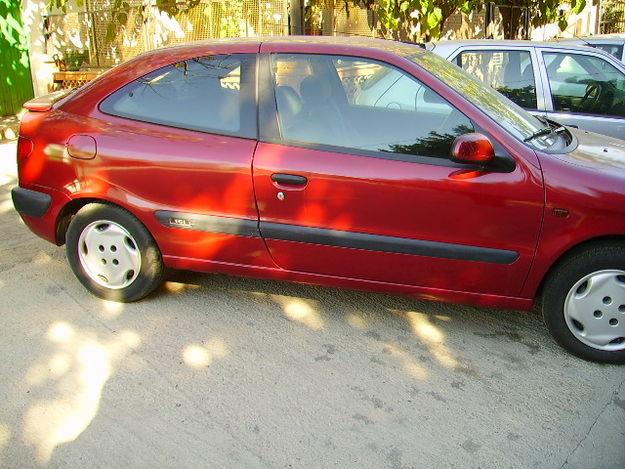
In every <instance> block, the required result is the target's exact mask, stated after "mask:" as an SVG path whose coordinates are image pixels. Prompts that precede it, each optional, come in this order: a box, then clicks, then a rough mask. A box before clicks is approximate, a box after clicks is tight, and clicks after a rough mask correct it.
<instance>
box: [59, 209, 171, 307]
mask: <svg viewBox="0 0 625 469" xmlns="http://www.w3.org/2000/svg"><path fill="white" fill-rule="evenodd" d="M66 250H67V258H68V260H69V263H70V266H71V267H72V270H73V271H74V274H75V275H76V277H78V280H80V282H81V283H82V284H83V285H84V286H85V287H86V288H87V289H88V290H89V291H90V292H91V293H93V294H95V295H96V296H99V297H100V298H104V299H107V300H114V301H122V302H130V301H136V300H139V299H141V298H143V297H145V296H147V295H148V294H149V293H150V292H152V291H153V290H154V289H155V288H156V287H157V286H158V285H159V284H160V282H161V277H162V273H163V263H162V259H161V253H160V251H159V249H158V247H157V246H156V243H155V241H154V239H153V238H152V236H151V235H150V233H149V232H148V230H147V229H146V228H145V227H144V226H143V225H142V224H141V222H139V220H137V219H136V218H135V217H134V216H132V215H131V214H130V213H128V212H127V211H126V210H124V209H122V208H119V207H116V206H113V205H108V204H101V203H92V204H88V205H85V206H84V207H83V208H81V209H80V210H79V211H78V213H77V214H76V216H74V218H73V219H72V221H71V223H70V225H69V228H68V230H67V236H66Z"/></svg>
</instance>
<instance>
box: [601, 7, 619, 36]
mask: <svg viewBox="0 0 625 469" xmlns="http://www.w3.org/2000/svg"><path fill="white" fill-rule="evenodd" d="M599 30H600V32H601V34H611V33H625V1H624V2H623V3H620V4H619V3H611V4H609V7H608V8H607V9H606V10H604V11H603V12H602V17H601V23H600V24H599Z"/></svg>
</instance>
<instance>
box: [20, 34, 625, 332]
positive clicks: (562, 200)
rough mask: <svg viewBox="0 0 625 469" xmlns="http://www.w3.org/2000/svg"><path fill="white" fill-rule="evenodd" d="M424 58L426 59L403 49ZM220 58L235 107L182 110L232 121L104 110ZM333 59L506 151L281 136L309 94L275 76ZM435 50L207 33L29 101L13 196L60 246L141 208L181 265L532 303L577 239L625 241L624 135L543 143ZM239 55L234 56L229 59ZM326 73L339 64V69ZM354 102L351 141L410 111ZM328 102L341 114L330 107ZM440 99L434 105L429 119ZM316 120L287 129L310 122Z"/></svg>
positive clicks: (458, 298)
mask: <svg viewBox="0 0 625 469" xmlns="http://www.w3.org/2000/svg"><path fill="white" fill-rule="evenodd" d="M415 54H417V55H416V57H420V58H419V59H415V60H411V57H415ZM420 54H425V55H423V56H421V55H420ZM216 56H219V57H225V58H226V59H224V60H226V61H225V62H219V63H220V64H221V65H220V67H221V70H224V71H223V73H222V74H221V75H220V76H219V77H218V78H219V80H221V81H220V83H221V85H222V87H226V88H227V87H228V86H230V85H228V80H227V77H228V76H231V74H232V73H235V74H240V84H239V85H237V86H239V88H237V90H238V91H237V96H238V98H237V102H238V106H239V108H238V110H236V112H235V114H231V112H234V111H233V110H232V109H229V108H227V106H221V107H218V106H215V107H211V106H210V105H208V106H204V105H201V106H199V105H198V107H199V108H200V109H192V108H193V104H192V103H191V102H190V103H189V104H185V109H188V110H189V115H191V116H192V119H191V120H190V121H196V120H197V119H199V118H200V117H197V116H196V113H199V112H200V111H202V110H205V111H206V112H209V113H215V112H218V113H226V114H227V117H224V118H223V119H230V118H231V116H232V115H235V116H236V119H237V120H239V121H240V125H238V126H235V127H232V129H235V130H232V131H230V130H227V129H226V130H221V131H219V132H210V131H206V130H198V129H189V128H181V127H183V126H178V124H175V125H167V124H160V123H154V122H145V121H141V120H139V119H134V118H127V117H120V116H117V115H112V114H111V113H110V112H108V110H109V109H110V106H109V107H107V106H108V105H107V104H106V102H107V101H106V100H107V99H108V98H109V97H111V96H115V93H119V92H120V90H126V91H125V93H126V97H128V96H130V97H132V96H136V93H139V91H136V90H135V89H134V88H127V87H128V86H129V84H132V83H135V82H137V80H138V82H139V83H143V82H144V81H146V80H147V79H143V78H142V77H154V76H156V75H150V74H152V73H153V72H154V71H155V70H161V69H162V68H163V67H169V68H167V70H169V71H171V73H182V74H187V73H192V68H193V67H200V66H202V67H209V66H211V63H212V62H202V61H201V60H198V58H199V57H209V58H210V57H216ZM326 56H327V57H331V58H332V60H328V61H327V64H330V66H336V67H337V68H340V67H344V68H343V70H344V69H345V67H348V68H349V70H350V73H352V71H353V73H355V75H353V80H352V79H351V78H350V80H348V81H349V85H350V86H351V84H353V83H359V80H360V79H359V76H360V75H358V73H360V72H359V70H360V71H361V70H363V69H365V68H366V67H365V65H366V64H365V65H363V64H362V61H363V60H364V61H367V62H366V63H368V64H374V65H375V66H377V67H379V66H381V67H387V68H388V69H389V70H399V71H401V72H402V73H404V74H406V75H407V76H411V77H414V78H415V79H416V80H418V81H419V82H420V83H421V84H423V85H424V86H426V87H427V88H428V90H429V92H430V93H433V94H436V95H437V96H438V97H439V98H441V99H442V100H443V101H445V102H447V103H448V106H449V107H450V108H452V107H453V108H455V109H459V110H460V111H461V114H459V115H461V117H462V118H463V119H468V121H470V123H471V126H472V127H473V128H474V129H475V130H474V131H475V132H480V133H481V134H483V135H486V136H487V137H488V138H489V139H490V140H491V141H492V144H493V147H494V148H495V154H496V158H497V159H498V161H499V163H500V164H499V165H498V166H493V167H492V168H489V167H482V166H479V165H478V166H476V165H472V164H461V163H457V162H454V161H451V160H449V159H448V158H446V157H444V158H433V157H429V156H427V155H426V156H414V155H406V154H404V153H401V152H400V151H399V150H397V151H395V152H394V151H389V150H382V151H375V150H370V149H364V147H363V148H360V149H357V150H356V149H350V148H347V147H345V146H343V145H341V144H337V143H335V142H334V143H333V142H331V143H332V144H329V145H325V144H310V143H306V142H303V141H300V140H297V138H296V137H294V138H293V139H288V140H286V139H285V137H284V135H285V132H287V131H288V132H291V130H288V129H286V127H285V126H284V125H283V123H281V117H280V116H278V113H277V109H276V103H277V105H278V107H280V108H281V113H282V110H283V109H285V110H286V109H287V108H286V107H284V106H291V107H293V108H298V107H301V105H302V103H301V102H299V101H298V99H299V98H293V97H292V96H291V95H292V90H290V89H288V88H289V87H288V85H287V84H284V83H286V82H283V84H282V85H280V83H278V85H280V86H274V81H275V80H278V78H275V77H273V78H272V74H274V75H275V74H276V73H280V70H284V73H285V76H286V77H287V78H288V77H293V76H295V75H294V73H295V72H293V70H296V69H297V67H300V66H301V67H302V70H303V69H304V68H306V67H308V69H309V68H310V67H313V68H315V67H322V66H323V67H326V65H327V64H326V61H324V60H325V59H324V57H326ZM302 57H305V58H306V62H305V63H304V62H301V60H303V59H302ZM430 57H431V58H432V59H431V60H434V59H436V60H435V61H434V62H435V64H434V67H435V66H436V63H437V62H436V61H440V59H439V58H436V57H434V56H432V55H431V54H430V52H427V51H424V50H422V49H420V48H418V47H416V46H409V45H404V44H400V43H395V42H390V41H380V40H371V41H368V40H367V41H363V40H362V39H357V40H354V39H338V38H274V39H267V40H261V39H254V40H237V41H225V42H207V43H197V44H191V45H185V46H178V47H174V48H169V49H164V50H158V51H153V52H149V53H147V54H144V55H142V56H140V57H138V58H135V59H132V60H130V61H128V62H126V63H124V64H122V65H120V66H118V67H116V68H115V69H113V70H112V71H110V72H108V73H107V74H105V75H104V76H102V77H100V78H98V79H96V80H94V81H93V82H91V83H89V84H87V85H85V86H84V87H83V88H82V89H80V90H79V91H78V92H76V93H74V94H70V95H69V96H66V97H64V98H62V99H60V100H59V101H57V102H53V101H54V100H52V99H50V98H48V99H47V100H46V98H44V99H43V100H40V101H36V100H35V101H34V102H32V103H30V104H29V106H28V107H29V109H31V111H29V112H27V113H26V114H25V116H24V118H23V120H22V123H21V128H20V142H19V148H18V170H19V188H16V189H15V190H14V194H13V196H14V203H15V205H16V207H17V209H18V211H19V212H20V214H21V216H22V218H23V220H24V222H25V223H26V225H27V226H28V227H29V228H30V229H31V230H32V231H33V232H34V233H36V234H37V235H39V236H41V237H42V238H44V239H46V240H48V241H50V242H52V243H55V244H57V245H62V244H63V243H65V241H66V232H67V229H68V226H69V225H70V223H71V222H72V219H73V218H74V217H75V215H76V214H77V213H78V212H79V211H80V210H81V209H82V208H83V207H85V206H87V205H88V204H93V203H103V204H105V205H108V206H114V207H119V208H121V209H123V210H125V211H127V212H129V213H130V214H132V216H134V217H136V219H137V220H139V221H140V223H141V224H142V225H143V226H144V227H145V229H147V231H148V232H149V233H150V234H151V235H152V237H153V238H154V241H155V243H156V245H157V247H158V250H159V251H160V254H161V255H162V260H163V263H164V264H165V266H167V267H171V268H176V269H188V270H195V271H202V272H223V273H227V274H234V275H248V276H256V277H265V278H273V279H281V280H293V281H299V282H310V283H317V284H325V285H331V286H337V287H348V288H361V289H369V290H377V291H384V292H396V293H406V294H411V295H415V296H417V297H420V298H425V299H430V300H442V301H450V302H459V303H470V304H475V305H485V306H493V307H501V308H513V309H529V308H531V307H532V305H533V302H534V299H535V298H536V296H537V294H538V292H539V290H540V288H541V285H542V283H543V282H544V280H545V279H546V278H547V277H548V276H549V274H550V272H551V271H552V270H553V269H554V268H555V267H557V266H558V264H559V263H560V262H562V261H563V259H566V258H567V256H568V255H570V253H573V252H576V251H577V250H580V249H583V248H584V247H586V246H593V245H595V244H596V243H601V242H603V241H606V240H607V241H610V242H611V241H615V240H616V241H617V242H619V243H620V242H623V241H624V240H625V191H624V190H623V188H624V187H625V184H624V183H625V142H622V141H620V140H615V139H610V138H608V137H600V136H597V135H595V134H589V133H587V132H584V131H576V130H572V131H571V132H572V135H571V138H570V142H569V143H568V144H567V145H568V146H567V147H566V148H562V149H560V150H558V151H549V150H547V149H545V150H544V151H540V150H537V149H536V148H534V147H532V146H530V145H529V144H527V143H525V142H524V141H523V140H522V139H519V138H517V137H515V136H513V135H512V134H511V133H510V131H509V130H508V129H507V128H506V126H505V125H504V124H502V123H501V122H498V121H496V120H495V119H493V118H492V117H491V116H489V115H488V114H486V113H485V112H484V111H483V109H481V108H480V106H478V105H476V104H475V103H474V102H472V101H470V100H469V99H468V98H467V97H466V95H465V94H463V93H462V92H459V91H458V90H455V89H453V88H452V87H450V86H448V85H447V84H446V83H444V82H443V81H442V80H441V79H439V78H438V77H437V76H435V75H434V74H433V73H430V71H428V70H426V68H424V67H423V66H420V65H419V64H418V60H430ZM233 58H234V59H235V60H237V61H238V62H237V64H238V65H232V64H230V65H228V63H229V62H227V60H232V59H233ZM220 60H221V59H220ZM281 60H282V61H283V62H280V61H281ZM352 60H355V61H356V62H351V61H352ZM298 61H300V62H298ZM441 62H442V61H441ZM302 63H304V65H302ZM442 63H445V62H442ZM172 64H177V65H175V66H174V65H172ZM180 64H182V65H180ZM332 64H334V65H332ZM187 67H189V70H187ZM237 67H238V68H237ZM319 70H321V68H317V69H316V71H313V72H314V73H313V72H307V73H312V75H311V76H314V75H315V74H318V73H320V72H319ZM324 70H326V69H324ZM458 72H461V71H460V70H458ZM168 73H170V72H168ZM289 73H291V75H288V74H289ZM324 73H325V72H324ZM454 73H455V72H454ZM162 76H165V75H162ZM236 76H237V77H238V76H239V75H236ZM224 77H226V78H224ZM327 77H328V80H329V79H334V80H337V79H340V78H341V77H338V76H336V72H335V71H332V72H331V74H329V75H327ZM332 77H334V78H332ZM152 79H153V80H159V79H161V76H157V77H156V78H150V80H152ZM237 79H239V78H237ZM142 80H143V81H142ZM224 80H225V81H224ZM360 81H362V80H360ZM154 82H155V83H156V82H157V81H154ZM313 82H314V80H309V81H306V80H303V81H302V84H301V86H300V89H301V90H302V96H303V97H305V96H304V95H305V93H304V92H305V91H306V89H305V87H306V86H309V87H310V88H311V89H312V88H314V87H317V88H315V90H316V91H315V92H319V93H324V92H325V91H323V90H321V91H319V89H320V87H322V86H323V84H322V83H319V81H317V82H314V83H313ZM337 83H338V81H337ZM337 86H338V85H337ZM125 87H126V88H125ZM129 89H130V92H128V90H129ZM133 90H135V91H133ZM221 91H224V90H223V89H222V90H221ZM221 91H220V92H221ZM478 91H479V90H478ZM147 92H152V91H150V90H148V91H147ZM176 92H177V91H176V90H173V91H172V93H176ZM133 93H134V94H133ZM222 94H223V95H224V96H230V94H228V93H226V92H225V91H224V92H223V93H222ZM220 96H221V95H220ZM313 96H316V97H318V96H321V94H313ZM124 99H125V98H124ZM159 99H160V98H159ZM220 99H222V98H220ZM223 99H230V98H228V97H227V98H223ZM289 99H290V101H289ZM198 100H199V98H198ZM354 100H355V101H354V103H352V104H349V103H347V104H346V106H347V107H346V108H345V109H347V110H345V109H344V110H343V111H341V112H343V113H345V112H348V111H349V109H352V108H354V109H355V108H358V109H359V111H358V112H360V113H361V114H362V113H364V114H362V115H363V116H365V117H366V116H371V119H367V118H362V119H354V120H353V121H352V125H354V126H355V127H358V129H356V130H357V131H358V135H360V137H359V139H367V138H369V139H370V140H371V141H374V140H376V139H377V138H381V137H379V136H378V135H377V134H376V132H378V130H377V129H376V126H378V124H376V123H377V122H381V121H376V120H375V119H377V118H374V114H373V112H374V111H375V112H376V113H378V114H375V115H376V116H379V113H381V112H383V113H385V114H384V119H385V120H387V121H388V122H389V123H390V124H389V125H390V127H391V128H398V130H397V132H401V131H402V130H401V129H399V128H400V127H402V125H403V124H402V122H404V121H405V120H406V119H405V118H404V114H398V112H399V111H397V110H396V109H394V108H390V107H388V106H385V108H384V109H377V110H372V109H369V108H367V109H364V110H363V108H362V104H359V103H358V102H357V99H356V98H354ZM332 101H333V99H329V100H328V102H332ZM117 102H121V101H117ZM198 103H199V101H198ZM285 103H286V104H285ZM289 103H291V104H289ZM304 104H306V103H305V100H304ZM348 104H349V106H348ZM120 106H121V105H120ZM124 106H125V104H124ZM281 106H282V107H281ZM350 106H351V107H350ZM348 107H349V109H348ZM105 109H106V110H107V112H105ZM124 109H129V108H128V107H126V108H124ZM124 112H126V111H124ZM128 112H131V111H128ZM132 112H144V111H142V110H141V109H139V110H137V109H135V108H133V110H132ZM285 112H286V111H285ZM320 112H324V113H325V115H326V116H327V119H328V120H330V121H331V120H332V119H333V117H332V116H333V113H334V111H332V110H328V109H324V110H323V111H320ZM350 112H351V111H350ZM428 112H430V111H428ZM437 112H438V111H436V110H435V109H434V110H433V111H431V113H429V114H427V119H430V120H431V119H437V117H436V113H437ZM510 112H512V113H513V111H510ZM367 113H369V114H367ZM339 114H340V113H338V114H337V115H339ZM198 115H199V114H198ZM354 115H356V114H354ZM359 115H360V114H359ZM511 115H512V117H514V115H513V114H511ZM304 117H305V116H304ZM530 117H531V116H530ZM448 119H449V116H447V117H443V118H441V120H444V122H445V123H446V122H447V121H448ZM369 121H370V122H369ZM415 122H417V121H415ZM423 122H424V121H423V120H420V121H418V125H416V124H415V125H416V127H414V128H415V129H416V128H418V127H419V125H423ZM310 125H312V124H310ZM310 125H307V124H302V126H299V127H298V126H296V127H297V128H295V129H293V130H292V131H293V132H295V134H294V135H296V133H297V131H298V129H301V128H304V129H308V130H307V131H310V132H312V130H310V129H311V127H310ZM410 125H411V126H412V124H410ZM446 125H447V124H446ZM449 125H450V126H452V127H453V125H456V124H453V125H452V124H449ZM332 126H334V124H332ZM456 127H457V126H456ZM228 128H230V127H228ZM407 128H408V129H410V128H412V127H407ZM328 129H331V127H328ZM324 132H325V133H327V132H328V131H327V130H324V131H323V132H321V135H322V136H321V137H320V138H322V139H323V138H324V137H323V134H324ZM385 132H386V133H388V132H391V133H392V131H388V130H385ZM408 132H410V130H408ZM367 134H369V136H367ZM398 135H399V133H398ZM432 135H433V134H432V132H431V133H430V136H432ZM328 138H330V137H328ZM426 140H427V138H426ZM339 143H340V142H339ZM394 148H399V147H397V146H395V147H394ZM624 322H625V321H624Z"/></svg>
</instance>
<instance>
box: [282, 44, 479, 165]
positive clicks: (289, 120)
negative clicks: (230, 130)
mask: <svg viewBox="0 0 625 469" xmlns="http://www.w3.org/2000/svg"><path fill="white" fill-rule="evenodd" d="M272 73H273V80H274V87H275V88H274V89H275V95H276V105H277V111H278V122H279V127H280V134H281V135H280V137H281V139H282V140H283V141H284V142H285V143H289V142H291V143H294V144H300V145H301V144H304V145H305V144H312V145H328V146H333V147H342V148H348V149H352V150H361V151H365V152H379V153H385V154H403V155H414V156H427V157H435V158H448V157H449V155H450V150H451V145H452V144H453V141H454V140H455V138H456V137H458V136H459V135H462V134H465V133H468V132H473V124H472V123H471V121H470V120H469V119H468V118H467V117H466V116H465V115H464V114H462V113H461V112H460V111H458V110H457V109H456V108H455V107H453V106H452V105H451V104H449V103H448V102H447V101H445V100H444V99H443V98H441V97H440V96H439V95H438V94H436V93H435V92H434V91H432V90H430V89H429V88H428V87H426V86H425V85H424V84H422V83H420V82H419V81H418V80H416V79H415V78H414V77H412V76H411V75H409V74H407V73H405V72H403V71H401V70H399V69H397V68H394V67H392V66H390V65H387V64H384V63H380V62H377V61H373V60H368V59H361V58H354V57H341V56H329V55H305V54H288V55H287V54H276V55H274V56H272ZM372 156H373V155H372Z"/></svg>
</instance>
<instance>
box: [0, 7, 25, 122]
mask: <svg viewBox="0 0 625 469" xmlns="http://www.w3.org/2000/svg"><path fill="white" fill-rule="evenodd" d="M21 3H22V2H21V1H19V0H0V116H7V115H11V114H16V113H18V112H19V111H20V109H21V108H22V104H23V103H24V101H28V100H29V99H31V98H32V97H33V82H32V77H31V75H30V64H29V62H28V36H29V35H28V32H27V31H26V30H25V29H24V26H23V23H22V12H21Z"/></svg>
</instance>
